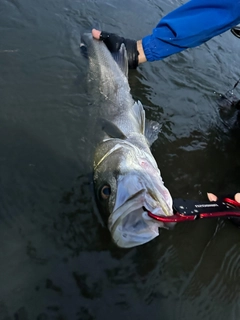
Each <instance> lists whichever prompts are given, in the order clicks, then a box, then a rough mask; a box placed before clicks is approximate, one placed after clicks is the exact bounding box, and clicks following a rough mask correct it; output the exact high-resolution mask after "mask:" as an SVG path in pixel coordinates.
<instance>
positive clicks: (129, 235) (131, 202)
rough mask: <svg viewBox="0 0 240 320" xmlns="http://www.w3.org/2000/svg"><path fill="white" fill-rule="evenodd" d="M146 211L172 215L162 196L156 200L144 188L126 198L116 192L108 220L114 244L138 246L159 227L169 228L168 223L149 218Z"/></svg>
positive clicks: (155, 234) (153, 235)
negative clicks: (113, 205)
mask: <svg viewBox="0 0 240 320" xmlns="http://www.w3.org/2000/svg"><path fill="white" fill-rule="evenodd" d="M169 196H170V194H169ZM147 211H150V212H152V213H153V214H155V215H158V216H169V215H173V211H172V208H170V207H169V205H168V204H167V201H166V200H165V199H164V197H162V199H159V201H158V202H156V201H155V200H153V199H152V197H151V195H150V194H149V193H148V191H147V189H145V188H142V189H140V190H139V191H138V192H136V193H135V194H134V195H133V196H130V197H129V198H128V199H124V198H123V196H122V194H121V193H119V192H118V193H117V197H116V203H115V207H114V210H113V212H112V214H111V215H110V217H109V220H108V227H109V230H110V232H111V235H112V238H113V240H114V242H115V243H116V245H118V246H119V247H122V248H131V247H135V246H139V245H142V244H144V243H147V242H149V241H150V240H152V239H154V238H156V237H157V236H158V235H159V228H169V225H167V226H166V225H165V224H164V223H163V222H160V221H156V220H154V219H152V218H150V217H149V216H148V213H147Z"/></svg>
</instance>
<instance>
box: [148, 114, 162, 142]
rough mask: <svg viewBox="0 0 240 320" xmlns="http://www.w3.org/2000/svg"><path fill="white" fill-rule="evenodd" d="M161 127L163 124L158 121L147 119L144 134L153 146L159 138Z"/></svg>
mask: <svg viewBox="0 0 240 320" xmlns="http://www.w3.org/2000/svg"><path fill="white" fill-rule="evenodd" d="M160 129H161V125H160V124H159V123H158V122H156V121H152V120H148V119H146V124H145V132H144V134H145V137H146V139H147V141H148V144H149V146H151V145H152V144H153V142H154V141H155V140H157V138H158V134H159V131H160Z"/></svg>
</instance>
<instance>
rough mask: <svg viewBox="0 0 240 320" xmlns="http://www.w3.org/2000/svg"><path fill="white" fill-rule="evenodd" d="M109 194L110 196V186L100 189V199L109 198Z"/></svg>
mask: <svg viewBox="0 0 240 320" xmlns="http://www.w3.org/2000/svg"><path fill="white" fill-rule="evenodd" d="M110 194H111V188H110V186H108V185H106V186H103V187H102V189H101V197H102V199H104V200H106V199H108V198H109V197H110Z"/></svg>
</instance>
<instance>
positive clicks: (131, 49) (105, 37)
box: [100, 31, 139, 69]
mask: <svg viewBox="0 0 240 320" xmlns="http://www.w3.org/2000/svg"><path fill="white" fill-rule="evenodd" d="M100 40H102V41H103V42H104V43H105V44H106V46H107V47H108V50H109V51H110V52H116V51H118V50H119V49H120V47H121V44H122V43H124V44H125V47H126V50H127V56H128V67H129V69H136V68H137V66H138V55H139V52H138V51H137V41H135V40H130V39H125V38H123V37H120V36H118V35H117V34H114V33H108V32H105V31H102V32H101V34H100Z"/></svg>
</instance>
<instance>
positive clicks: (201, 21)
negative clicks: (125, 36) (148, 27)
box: [142, 0, 240, 61]
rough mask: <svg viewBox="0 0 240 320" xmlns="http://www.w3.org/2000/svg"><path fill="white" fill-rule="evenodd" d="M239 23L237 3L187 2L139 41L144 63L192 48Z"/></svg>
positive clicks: (235, 0)
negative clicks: (141, 46)
mask: <svg viewBox="0 0 240 320" xmlns="http://www.w3.org/2000/svg"><path fill="white" fill-rule="evenodd" d="M238 23H240V0H190V1H189V2H187V3H186V4H184V5H182V6H181V7H179V8H178V9H176V10H174V11H172V12H170V13H169V14H168V15H166V16H165V17H164V18H162V19H161V20H160V22H159V23H158V25H157V26H156V28H155V29H153V33H152V34H151V35H149V36H146V37H145V38H143V40H142V45H143V50H144V53H145V55H146V58H147V60H148V61H155V60H161V59H164V58H166V57H168V56H170V55H172V54H174V53H177V52H180V51H182V50H185V49H187V48H191V47H196V46H199V45H201V44H202V43H204V42H206V41H208V40H209V39H211V38H212V37H214V36H217V35H219V34H220V33H223V32H225V31H226V30H228V29H230V28H231V27H233V26H236V25H237V24H238Z"/></svg>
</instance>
